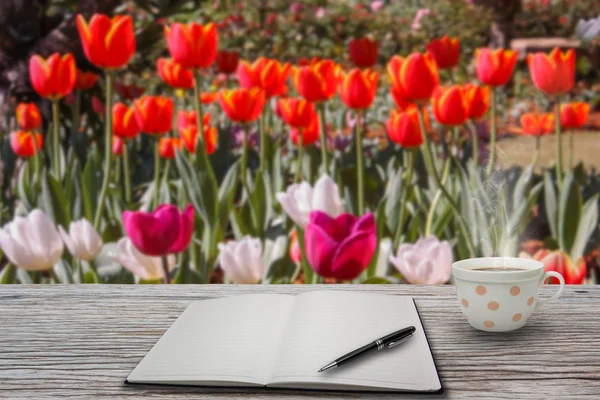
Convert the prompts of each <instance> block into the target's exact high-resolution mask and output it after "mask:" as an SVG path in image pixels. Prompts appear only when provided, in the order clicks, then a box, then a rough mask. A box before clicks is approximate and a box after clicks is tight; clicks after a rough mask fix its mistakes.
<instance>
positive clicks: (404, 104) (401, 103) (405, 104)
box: [390, 86, 415, 110]
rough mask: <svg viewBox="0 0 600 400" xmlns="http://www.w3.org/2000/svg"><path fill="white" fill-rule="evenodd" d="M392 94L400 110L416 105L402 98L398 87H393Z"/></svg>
mask: <svg viewBox="0 0 600 400" xmlns="http://www.w3.org/2000/svg"><path fill="white" fill-rule="evenodd" d="M390 94H391V95H392V100H394V103H395V104H396V107H398V109H399V110H406V109H407V108H408V107H410V106H411V105H413V104H415V103H412V102H411V101H409V100H407V99H405V98H404V97H402V93H401V92H399V91H398V89H397V88H396V86H392V87H391V88H390Z"/></svg>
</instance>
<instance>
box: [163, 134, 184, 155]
mask: <svg viewBox="0 0 600 400" xmlns="http://www.w3.org/2000/svg"><path fill="white" fill-rule="evenodd" d="M182 147H183V142H182V140H181V139H180V138H171V137H161V138H160V139H159V140H158V154H159V155H160V156H161V157H162V158H165V159H167V160H172V159H174V158H175V149H179V150H181V148H182Z"/></svg>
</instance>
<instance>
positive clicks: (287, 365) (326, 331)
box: [267, 291, 441, 391]
mask: <svg viewBox="0 0 600 400" xmlns="http://www.w3.org/2000/svg"><path fill="white" fill-rule="evenodd" d="M411 325H413V326H415V328H416V332H415V333H414V335H413V336H412V337H411V338H410V339H408V340H407V341H406V342H404V343H402V344H400V345H399V346H398V347H396V348H393V349H385V350H381V351H374V352H372V353H371V354H369V355H366V356H364V357H363V358H362V359H360V360H358V361H356V362H353V363H349V364H346V365H344V366H343V367H340V368H334V369H332V370H328V371H325V372H321V373H317V371H318V370H319V369H320V368H321V367H323V366H324V365H326V364H328V363H329V362H331V361H333V360H335V359H336V358H338V357H340V356H342V355H343V354H346V353H348V352H350V351H352V350H354V349H356V348H358V347H360V346H363V345H365V344H367V343H369V342H371V341H373V340H375V339H378V338H380V337H382V336H384V335H387V334H389V333H392V332H394V331H397V330H399V329H402V328H405V327H407V326H411ZM267 385H268V386H270V387H294V388H313V389H319V388H320V389H332V388H337V389H356V390H386V389H387V390H390V389H392V390H407V391H413V390H414V391H437V390H439V389H440V388H441V384H440V381H439V378H438V376H437V371H436V369H435V365H434V363H433V358H432V356H431V352H430V350H429V346H428V344H427V339H426V336H425V333H424V331H423V327H422V325H421V322H420V320H419V316H418V314H417V311H416V308H415V305H414V303H413V300H412V299H411V298H409V297H396V296H385V295H373V294H364V293H353V292H335V291H315V292H308V293H304V294H301V295H298V296H296V301H295V304H294V308H293V310H292V314H291V315H290V319H289V320H288V322H287V324H286V327H285V331H284V333H283V337H282V339H281V342H280V344H279V349H278V351H277V356H276V358H275V362H274V364H273V370H272V372H271V376H270V377H269V378H268V384H267ZM340 386H342V387H340Z"/></svg>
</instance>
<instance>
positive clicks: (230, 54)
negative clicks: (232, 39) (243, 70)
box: [216, 50, 240, 75]
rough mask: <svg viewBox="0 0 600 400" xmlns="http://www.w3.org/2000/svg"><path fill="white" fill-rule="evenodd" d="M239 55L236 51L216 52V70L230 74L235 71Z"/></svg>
mask: <svg viewBox="0 0 600 400" xmlns="http://www.w3.org/2000/svg"><path fill="white" fill-rule="evenodd" d="M239 63H240V56H239V54H238V52H237V51H227V50H221V51H219V52H218V53H217V62H216V64H217V72H219V73H221V74H225V75H231V74H233V73H235V71H237V68H238V64H239Z"/></svg>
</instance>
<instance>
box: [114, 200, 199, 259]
mask: <svg viewBox="0 0 600 400" xmlns="http://www.w3.org/2000/svg"><path fill="white" fill-rule="evenodd" d="M123 225H124V226H125V232H126V233H127V236H129V238H130V239H131V242H132V243H133V245H134V246H135V247H136V248H137V249H138V250H139V251H141V252H142V253H143V254H145V255H148V256H154V257H157V256H165V255H167V254H174V253H180V252H182V251H183V250H185V249H186V248H187V247H188V246H189V244H190V241H191V240H192V232H193V231H194V208H193V207H192V205H191V204H190V205H188V206H187V207H186V208H185V210H184V211H183V212H180V211H179V209H178V208H177V207H175V206H173V205H169V204H163V205H160V206H159V207H158V208H157V209H156V210H154V212H151V213H147V212H143V211H125V212H124V213H123Z"/></svg>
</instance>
